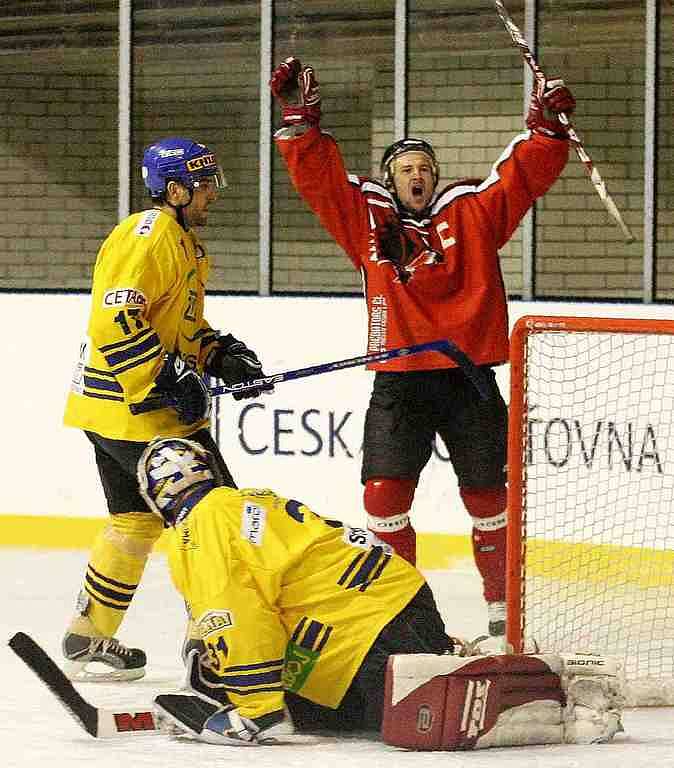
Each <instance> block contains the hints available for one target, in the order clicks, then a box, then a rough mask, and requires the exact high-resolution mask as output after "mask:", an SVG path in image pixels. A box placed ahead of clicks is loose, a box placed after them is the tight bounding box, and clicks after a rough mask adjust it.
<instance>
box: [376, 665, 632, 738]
mask: <svg viewBox="0 0 674 768" xmlns="http://www.w3.org/2000/svg"><path fill="white" fill-rule="evenodd" d="M623 705H624V698H623V696H622V682H621V677H620V672H619V665H618V664H617V663H616V662H613V661H610V660H609V659H604V658H602V657H599V656H581V655H579V654H576V655H568V656H556V655H547V654H543V655H498V656H469V657H465V658H457V657H456V656H449V655H447V656H437V655H432V654H404V655H403V654H401V655H394V656H391V657H390V658H389V660H388V667H387V671H386V687H385V694H384V713H383V722H382V737H383V739H384V741H385V742H386V743H387V744H391V745H393V746H397V747H406V748H408V749H435V750H437V749H444V750H459V749H461V750H464V749H480V748H484V747H512V746H524V745H532V744H592V743H599V742H605V741H610V740H611V739H612V738H613V737H614V735H615V734H616V733H618V732H620V731H622V730H623V728H622V724H621V722H620V715H621V711H622V707H623Z"/></svg>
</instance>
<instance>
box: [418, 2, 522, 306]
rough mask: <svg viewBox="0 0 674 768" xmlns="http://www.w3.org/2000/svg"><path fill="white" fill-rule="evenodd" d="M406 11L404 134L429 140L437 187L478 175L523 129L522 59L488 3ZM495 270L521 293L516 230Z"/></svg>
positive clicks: (437, 4)
mask: <svg viewBox="0 0 674 768" xmlns="http://www.w3.org/2000/svg"><path fill="white" fill-rule="evenodd" d="M521 8H522V3H521V2H515V3H510V4H509V10H512V11H513V12H514V11H516V10H518V9H521ZM409 10H410V23H409V44H408V48H409V65H408V66H409V90H408V113H407V114H408V133H409V134H410V135H413V136H420V137H423V138H426V139H427V140H429V141H430V142H431V143H432V144H433V146H434V148H435V151H436V153H437V156H438V160H439V162H440V186H443V185H445V184H448V183H451V182H454V181H458V180H459V179H462V178H479V179H484V178H485V177H486V176H487V175H488V174H489V171H490V169H491V166H492V164H493V163H494V162H495V161H496V160H497V159H498V157H499V155H500V154H501V152H502V151H503V149H504V148H505V147H506V146H507V144H508V143H509V142H510V141H511V139H512V138H513V137H514V136H515V135H516V134H517V133H520V132H521V131H522V129H523V119H522V104H523V91H522V81H523V75H522V59H521V57H520V55H519V53H518V52H517V51H516V50H514V49H513V47H512V43H511V42H510V38H509V37H508V35H507V33H506V32H505V30H504V29H503V26H502V24H501V22H500V20H499V17H498V15H497V14H496V11H495V10H494V8H493V6H492V5H491V4H490V3H484V4H481V3H473V2H470V0H460V1H459V2H457V0H413V2H410V3H409ZM518 23H519V21H518ZM501 268H502V270H503V277H504V280H505V284H506V288H507V290H508V292H509V293H510V294H511V295H512V294H513V293H514V294H518V293H520V292H521V289H522V244H521V228H520V229H518V230H517V232H516V233H515V234H514V235H513V237H512V238H511V240H510V242H509V243H508V244H507V245H506V246H505V247H504V248H503V249H501Z"/></svg>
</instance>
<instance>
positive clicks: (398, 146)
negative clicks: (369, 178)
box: [380, 136, 440, 189]
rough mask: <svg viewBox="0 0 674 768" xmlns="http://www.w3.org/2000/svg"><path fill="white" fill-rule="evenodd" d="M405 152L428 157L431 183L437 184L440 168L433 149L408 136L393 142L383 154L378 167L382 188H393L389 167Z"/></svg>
mask: <svg viewBox="0 0 674 768" xmlns="http://www.w3.org/2000/svg"><path fill="white" fill-rule="evenodd" d="M406 152H423V153H424V154H425V155H427V156H428V159H429V160H430V161H431V167H432V168H433V182H434V183H435V184H437V183H438V179H439V178H440V167H439V166H438V159H437V158H436V156H435V152H434V150H433V147H432V146H431V145H430V144H429V143H428V142H427V141H424V140H423V139H415V138H413V137H411V136H410V137H409V138H406V139H400V140H399V141H396V142H394V143H393V144H391V146H390V147H388V148H387V149H386V151H385V152H384V156H383V157H382V159H381V166H380V170H381V176H382V181H383V182H384V186H385V187H386V188H387V189H392V188H393V172H392V170H391V166H392V165H393V161H394V160H395V159H396V158H398V157H400V156H401V155H404V154H405V153H406Z"/></svg>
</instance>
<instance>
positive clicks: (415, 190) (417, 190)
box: [412, 184, 424, 197]
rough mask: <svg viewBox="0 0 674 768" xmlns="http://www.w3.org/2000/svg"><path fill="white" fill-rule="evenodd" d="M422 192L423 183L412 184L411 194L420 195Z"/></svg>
mask: <svg viewBox="0 0 674 768" xmlns="http://www.w3.org/2000/svg"><path fill="white" fill-rule="evenodd" d="M423 194H424V187H423V184H412V196H413V197H421V196H422V195H423Z"/></svg>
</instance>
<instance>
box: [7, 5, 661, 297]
mask: <svg viewBox="0 0 674 768" xmlns="http://www.w3.org/2000/svg"><path fill="white" fill-rule="evenodd" d="M49 5H53V6H54V7H55V8H56V7H57V6H58V8H57V10H60V11H62V10H63V8H62V6H63V5H64V3H51V4H50V3H47V4H46V6H49ZM65 5H67V3H65ZM113 5H114V4H113ZM178 5H184V12H183V17H180V10H179V9H178V10H174V12H173V13H172V14H167V13H166V9H163V8H162V4H161V3H153V2H148V3H144V4H143V10H142V11H139V12H137V13H136V15H135V17H134V21H135V41H136V45H135V48H134V54H133V73H134V74H133V98H132V107H133V109H132V115H133V119H132V177H133V186H132V208H133V209H134V210H135V209H139V208H142V207H145V206H146V205H148V200H147V198H146V197H145V195H144V191H143V187H142V183H141V181H140V174H139V166H140V160H141V157H142V148H143V147H144V146H145V145H146V144H148V143H150V142H151V141H154V140H155V139H157V138H161V137H163V136H168V135H172V134H173V135H175V134H185V135H189V136H192V137H193V138H195V139H197V140H200V141H203V142H205V143H207V144H209V145H210V146H212V148H213V149H214V150H215V151H216V152H217V154H218V157H219V160H220V162H221V165H222V166H223V168H224V170H225V174H226V176H227V178H228V181H229V185H230V186H229V189H228V190H226V191H225V193H224V194H223V195H222V198H221V200H220V202H219V203H218V205H217V206H216V207H214V208H213V209H212V215H211V219H210V222H209V226H208V228H207V229H206V230H204V232H203V236H204V239H205V240H206V242H207V243H208V245H209V249H210V253H211V255H212V260H213V272H212V275H211V280H210V287H211V288H212V289H214V290H220V291H241V290H244V291H256V290H257V287H258V268H259V267H258V261H259V253H258V221H259V179H258V175H259V159H258V152H259V115H260V94H259V81H260V74H259V11H258V9H257V5H256V4H254V3H246V4H242V5H241V8H239V9H238V10H237V9H235V8H233V7H229V6H228V7H225V8H215V7H213V8H210V7H202V6H200V4H195V3H189V2H184V3H179V4H178ZM462 5H463V6H465V8H466V9H467V10H466V12H465V13H461V12H460V8H458V6H462ZM474 5H475V4H470V3H453V2H449V1H448V0H447V1H446V2H444V3H443V2H438V3H434V5H433V8H432V9H431V8H430V7H429V6H427V4H425V3H421V2H411V3H410V4H409V7H410V24H409V42H408V60H409V61H408V69H409V90H408V128H409V133H410V134H413V135H422V136H424V137H425V138H427V139H429V140H430V141H432V142H433V144H434V146H435V147H436V150H437V154H438V157H439V160H440V164H441V175H442V180H443V182H449V181H452V180H455V179H457V178H461V177H467V176H479V177H484V176H485V175H486V174H487V173H488V172H489V168H490V166H491V164H492V163H493V162H494V161H495V160H496V158H497V157H498V156H499V154H500V153H501V151H502V149H503V148H504V147H505V146H506V145H507V143H508V142H509V141H510V140H511V138H512V137H513V136H514V135H515V134H516V133H517V132H519V131H520V130H521V128H522V108H523V91H522V79H523V78H522V64H521V61H520V59H519V57H518V55H517V53H516V52H515V51H513V49H512V48H511V46H510V44H509V40H508V38H507V36H506V35H505V32H504V31H503V29H502V27H501V26H500V23H499V21H498V19H497V18H496V17H495V14H494V13H493V12H492V11H491V9H490V8H486V9H485V10H483V11H480V12H479V13H477V12H476V11H475V8H474ZM487 5H488V4H487ZM511 5H512V6H513V7H512V8H511V11H512V12H513V13H514V15H515V17H516V20H517V21H519V22H520V23H521V16H518V15H517V12H521V3H519V4H518V3H516V2H515V3H512V4H511ZM14 6H16V8H14ZM108 6H110V7H108ZM197 6H198V7H197ZM310 6H311V7H310ZM553 6H554V4H551V3H547V2H544V3H542V11H541V18H540V21H539V25H540V42H539V46H540V50H539V58H540V60H541V63H542V64H543V65H544V66H545V68H546V70H547V71H548V72H549V73H557V72H559V73H563V75H564V77H565V79H566V80H567V82H568V83H569V84H570V85H571V86H572V88H573V90H574V93H575V94H576V97H577V99H578V111H577V126H578V130H579V133H580V134H581V137H582V138H583V139H584V141H585V143H586V145H587V147H588V149H589V150H590V152H591V154H592V157H593V160H594V161H595V164H596V165H597V167H598V168H599V170H600V172H601V174H602V176H603V177H604V178H605V180H606V182H607V184H608V186H609V190H610V192H611V194H612V196H613V197H614V199H615V201H616V203H617V204H618V207H619V208H620V209H621V211H622V212H623V215H624V216H625V219H626V220H627V222H628V223H629V224H630V226H631V227H632V229H633V231H634V232H635V234H636V235H637V242H636V243H634V244H632V245H626V244H625V243H623V242H622V240H621V237H620V232H619V230H618V229H617V227H616V226H615V224H614V223H613V222H612V220H611V219H610V218H609V217H608V216H607V214H606V213H605V211H604V208H603V206H602V204H601V202H600V201H599V199H598V197H597V195H596V193H595V191H594V189H593V187H592V185H591V184H590V182H589V181H588V179H587V178H586V173H585V169H584V167H583V166H582V164H581V163H580V162H578V160H577V159H576V158H575V156H572V159H571V160H570V162H569V165H568V166H567V168H566V169H565V171H564V173H563V175H562V177H561V178H560V179H559V181H558V182H557V184H556V185H555V186H554V187H553V189H552V190H551V192H550V193H548V195H547V196H546V197H545V198H544V199H543V200H542V201H541V202H539V204H538V206H537V212H536V222H537V225H536V241H535V247H536V294H537V296H539V297H557V296H558V297H569V298H570V297H579V298H583V297H586V298H610V299H630V298H632V299H639V298H640V297H641V293H642V281H643V276H642V271H643V268H642V259H643V242H642V218H643V142H644V127H643V122H644V120H643V115H644V80H645V72H644V61H643V47H642V45H641V44H639V45H636V43H635V41H636V40H638V41H641V40H643V24H644V10H643V7H642V6H643V4H642V3H637V2H636V1H635V2H625V3H621V4H620V7H615V8H613V10H612V11H611V12H610V13H609V12H608V11H609V10H610V9H608V6H607V4H606V3H604V2H599V3H597V4H596V7H595V6H593V7H592V8H587V5H586V4H584V5H583V7H582V8H581V6H580V5H578V4H577V3H575V2H574V0H567V2H566V3H565V6H568V7H567V8H566V10H564V9H562V8H560V7H559V4H557V5H556V6H554V7H553ZM102 7H103V8H104V12H101V13H100V14H97V12H95V11H94V12H91V13H89V14H87V15H85V16H83V17H82V18H80V16H77V17H74V16H73V17H72V18H71V19H70V21H68V19H67V18H66V17H63V16H62V15H61V16H59V18H60V19H61V22H60V24H61V26H60V27H59V29H58V30H57V31H56V32H54V38H53V39H51V41H50V38H49V36H48V35H47V33H46V32H44V31H43V32H42V33H41V36H40V37H38V36H35V35H33V36H31V35H29V34H28V33H26V36H25V39H22V43H21V45H18V44H17V42H16V39H17V38H16V34H15V33H12V35H9V33H7V34H8V35H9V36H8V37H6V38H3V39H7V40H9V42H10V43H11V44H10V45H6V46H3V51H4V52H3V53H2V54H1V55H0V67H1V71H2V79H1V80H0V182H2V183H3V188H4V194H3V196H2V198H1V199H0V220H1V223H0V288H1V289H6V290H12V289H34V290H43V289H45V288H49V289H80V290H88V289H89V285H90V277H91V270H92V267H93V263H94V260H95V256H96V252H97V249H98V247H99V245H100V242H101V240H102V239H103V238H104V237H105V236H106V234H107V233H108V232H109V231H110V229H112V227H113V226H114V224H115V223H116V219H117V109H118V104H117V99H118V93H117V64H118V58H117V50H116V44H117V40H116V28H115V25H116V17H115V16H114V14H112V10H113V9H112V5H110V3H104V4H103V5H102ZM12 8H14V12H15V13H16V14H17V18H18V15H20V14H24V17H25V23H24V26H25V24H28V22H31V23H34V24H37V21H36V20H35V18H33V17H32V16H25V14H26V10H25V7H23V8H22V7H21V5H20V4H19V5H16V4H15V3H14V4H12ZM12 8H10V10H9V12H8V13H10V16H7V17H6V18H5V19H4V21H3V20H0V36H2V35H3V24H4V25H5V26H6V27H7V29H9V27H10V26H11V25H10V24H9V22H11V21H12V19H11V13H12ZM99 16H100V18H99ZM41 18H42V19H43V20H44V19H47V20H48V19H49V18H50V17H49V13H48V12H47V11H45V14H44V16H43V17H41ZM31 19H32V21H31ZM15 21H16V19H15ZM98 22H100V25H101V29H102V30H104V31H105V34H103V33H102V32H101V33H100V34H98V35H96V34H94V33H93V32H92V31H91V29H92V25H94V27H95V25H96V23H98ZM197 22H198V23H197ZM45 24H46V21H45ZM87 24H88V26H87ZM69 25H70V26H69ZM15 27H16V25H14V26H13V27H12V29H14V28H15ZM4 31H5V32H6V31H7V30H4ZM9 31H11V30H9ZM59 35H60V37H59ZM660 36H661V39H662V41H663V49H662V53H661V57H660V61H659V96H660V118H659V124H658V153H657V163H658V200H657V214H658V218H657V224H658V228H657V256H658V260H657V264H656V273H657V291H658V293H657V297H658V298H659V299H669V300H671V299H673V298H674V248H673V246H674V214H673V209H674V129H673V127H672V126H673V124H674V120H673V117H674V114H673V112H674V107H673V104H674V97H673V96H672V93H673V92H674V88H673V87H672V86H673V84H674V63H673V62H674V56H673V55H672V54H673V53H674V47H673V46H674V44H673V43H672V40H673V39H674V12H673V11H672V4H671V2H663V4H662V8H661V31H660ZM289 53H295V54H297V55H299V56H300V57H301V58H303V59H304V60H305V61H306V62H308V63H311V64H313V65H314V66H315V67H316V70H317V72H318V75H319V79H320V82H321V87H322V91H323V111H324V119H323V126H324V128H325V129H326V130H329V131H330V132H332V133H333V135H335V137H336V138H337V139H338V141H339V143H340V146H341V148H342V151H343V154H344V157H345V160H346V164H347V168H348V169H349V170H350V171H352V172H354V173H360V174H363V175H366V174H368V173H372V174H376V173H377V172H378V164H379V159H380V157H381V154H382V152H383V150H384V148H385V147H386V146H387V145H388V144H390V142H391V141H392V140H393V87H394V83H393V64H394V61H393V53H394V35H393V3H392V2H384V3H381V2H379V3H378V2H374V0H364V2H361V3H357V4H355V3H346V5H345V4H344V3H341V4H339V5H338V4H337V3H336V2H327V0H326V1H324V0H320V2H315V3H311V4H309V5H307V4H306V3H305V4H298V3H293V2H290V3H278V11H277V19H276V26H275V60H276V59H278V60H280V59H281V58H283V57H284V56H286V55H288V54H289ZM275 118H276V115H275ZM272 168H273V177H272V256H273V262H272V279H273V290H274V291H278V292H318V293H320V292H336V293H340V292H347V293H351V292H357V291H359V290H360V277H359V275H358V274H357V273H356V272H355V270H353V268H352V267H351V265H350V262H349V261H348V260H347V259H346V258H345V257H344V255H343V254H342V253H341V251H340V250H339V249H338V248H337V247H336V246H335V245H334V244H333V243H332V242H331V240H330V239H329V237H328V236H327V235H326V234H325V233H324V232H323V231H322V229H321V228H320V225H318V223H317V221H316V220H315V218H314V217H313V215H312V214H311V213H309V211H308V210H307V209H306V207H305V206H304V204H303V203H302V202H301V201H300V200H299V199H298V197H297V195H296V193H295V192H294V190H293V189H292V188H291V187H290V185H289V183H288V179H287V176H286V173H285V171H284V169H283V168H282V165H281V163H280V162H279V158H278V157H277V155H276V153H275V152H274V155H273V157H272ZM501 255H502V267H503V272H504V278H505V281H506V286H507V289H508V291H509V293H510V294H511V295H518V294H519V293H520V291H521V290H522V244H521V230H518V231H517V232H516V233H515V235H514V236H513V238H512V240H511V242H510V243H509V244H508V245H507V246H506V247H505V248H504V249H503V251H502V254H501Z"/></svg>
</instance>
